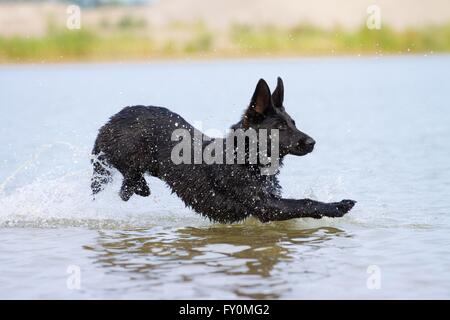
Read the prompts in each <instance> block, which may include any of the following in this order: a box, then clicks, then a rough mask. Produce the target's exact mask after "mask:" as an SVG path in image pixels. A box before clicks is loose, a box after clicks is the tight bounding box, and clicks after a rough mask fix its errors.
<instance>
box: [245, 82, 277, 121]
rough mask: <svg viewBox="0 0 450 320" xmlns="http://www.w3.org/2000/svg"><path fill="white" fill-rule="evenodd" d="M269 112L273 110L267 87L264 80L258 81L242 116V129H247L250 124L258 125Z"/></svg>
mask: <svg viewBox="0 0 450 320" xmlns="http://www.w3.org/2000/svg"><path fill="white" fill-rule="evenodd" d="M270 110H273V106H272V96H271V94H270V89H269V86H268V85H267V82H266V81H265V80H264V79H259V81H258V84H257V85H256V89H255V92H254V93H253V96H252V99H251V101H250V105H249V107H248V109H247V111H246V112H245V115H244V127H246V128H248V127H249V125H250V124H251V123H258V122H259V121H261V120H262V119H263V118H264V116H265V115H266V114H267V113H268V112H269V111H270Z"/></svg>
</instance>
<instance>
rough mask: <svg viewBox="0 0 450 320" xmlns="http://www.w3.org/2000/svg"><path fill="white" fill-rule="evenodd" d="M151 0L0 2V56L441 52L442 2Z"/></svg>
mask: <svg viewBox="0 0 450 320" xmlns="http://www.w3.org/2000/svg"><path fill="white" fill-rule="evenodd" d="M371 4H372V1H366V0H350V1H345V4H344V3H342V4H340V6H339V7H336V2H335V1H332V0H316V1H305V0H297V1H291V0H277V1H274V0H246V1H245V2H243V1H238V0H215V1H208V0H189V1H188V0H160V1H157V2H155V3H154V4H153V5H146V6H126V7H123V6H116V7H100V8H96V9H93V8H88V9H85V8H82V9H81V15H80V27H81V28H80V29H72V30H71V29H68V28H67V19H68V17H69V16H70V13H68V12H67V4H55V3H45V4H30V3H6V4H5V3H0V62H3V63H5V62H6V63H9V62H13V63H21V62H36V61H37V62H57V61H102V60H108V61H110V60H126V59H164V58H170V59H173V58H187V57H188V58H217V57H253V56H255V57H260V56H263V57H267V56H301V55H339V54H354V55H359V54H360V55H365V54H372V55H383V54H408V53H425V54H433V53H441V52H450V1H448V0H430V1H421V0H398V1H395V2H393V1H389V0H379V1H377V6H378V8H379V10H380V19H381V21H380V22H381V23H380V28H379V29H372V30H370V29H369V28H367V26H366V20H367V18H368V16H369V14H368V13H367V8H368V7H369V5H371Z"/></svg>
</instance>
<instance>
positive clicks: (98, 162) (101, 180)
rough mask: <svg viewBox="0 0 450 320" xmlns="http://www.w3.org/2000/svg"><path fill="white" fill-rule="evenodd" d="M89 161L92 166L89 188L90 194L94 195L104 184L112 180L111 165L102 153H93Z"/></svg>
mask: <svg viewBox="0 0 450 320" xmlns="http://www.w3.org/2000/svg"><path fill="white" fill-rule="evenodd" d="M91 163H92V166H93V168H94V169H93V174H92V178H91V189H92V195H93V196H95V195H96V194H97V193H99V192H100V191H102V190H103V189H104V188H105V184H107V183H109V182H111V181H112V174H111V166H110V165H109V164H108V162H107V161H106V159H105V157H104V156H103V155H101V154H100V155H99V154H97V155H96V154H94V155H93V158H92V159H91ZM94 199H95V198H94Z"/></svg>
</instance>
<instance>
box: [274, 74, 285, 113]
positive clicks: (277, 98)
mask: <svg viewBox="0 0 450 320" xmlns="http://www.w3.org/2000/svg"><path fill="white" fill-rule="evenodd" d="M283 100H284V85H283V80H282V79H281V78H280V77H278V79H277V87H276V88H275V91H274V92H273V93H272V101H273V105H274V106H275V107H276V108H282V107H283Z"/></svg>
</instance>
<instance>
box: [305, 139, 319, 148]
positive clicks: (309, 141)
mask: <svg viewBox="0 0 450 320" xmlns="http://www.w3.org/2000/svg"><path fill="white" fill-rule="evenodd" d="M305 144H306V145H307V146H308V147H314V145H315V144H316V141H314V139H313V138H308V139H306V141H305Z"/></svg>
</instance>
